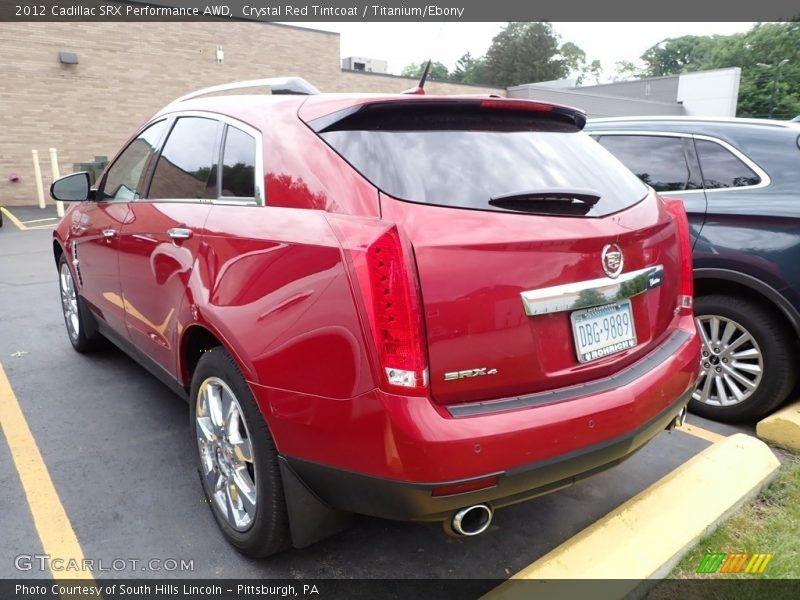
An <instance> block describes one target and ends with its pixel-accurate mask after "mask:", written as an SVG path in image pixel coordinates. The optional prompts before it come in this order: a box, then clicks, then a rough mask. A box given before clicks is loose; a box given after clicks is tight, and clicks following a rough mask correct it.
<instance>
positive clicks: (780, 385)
mask: <svg viewBox="0 0 800 600" xmlns="http://www.w3.org/2000/svg"><path fill="white" fill-rule="evenodd" d="M587 131H589V132H590V133H591V135H592V136H593V137H594V138H595V139H597V140H598V141H599V142H600V145H601V146H603V147H604V148H605V149H606V150H608V151H610V152H611V153H612V154H613V155H614V156H616V157H617V158H619V159H620V160H621V161H622V162H623V163H625V164H626V165H627V166H628V167H629V168H630V169H631V170H632V171H633V172H634V173H635V174H637V175H638V176H639V177H640V178H641V179H642V180H643V181H645V182H646V183H648V184H649V185H650V186H652V187H653V188H654V189H655V190H657V191H658V192H660V193H663V194H665V195H668V196H672V197H676V198H680V199H681V200H682V201H683V202H684V205H685V206H686V211H687V213H688V214H689V223H690V226H691V231H692V243H693V248H694V251H693V257H694V278H695V281H694V289H695V295H696V299H695V314H696V318H697V326H698V328H699V329H700V332H701V335H702V338H703V359H702V365H701V366H702V369H701V376H700V379H699V380H698V382H697V389H696V390H695V392H694V394H693V396H692V401H691V402H690V403H689V409H690V410H691V411H693V412H695V413H697V414H699V415H702V416H704V417H708V418H711V419H716V420H719V421H733V422H735V421H746V420H753V419H756V418H758V417H761V416H763V415H765V414H767V413H769V412H771V411H772V410H774V409H775V408H776V407H777V406H778V405H780V404H781V403H782V402H783V401H785V400H786V399H787V397H788V395H789V394H790V393H791V391H792V390H793V388H794V386H795V382H796V381H797V371H798V361H797V351H798V339H800V269H798V264H800V207H799V206H798V204H799V203H800V124H795V123H790V122H787V121H767V120H760V119H699V118H689V117H653V118H650V117H642V118H630V119H597V120H592V121H590V123H589V124H588V125H587Z"/></svg>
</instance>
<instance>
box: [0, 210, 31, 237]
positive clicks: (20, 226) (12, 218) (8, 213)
mask: <svg viewBox="0 0 800 600" xmlns="http://www.w3.org/2000/svg"><path fill="white" fill-rule="evenodd" d="M0 212H2V213H3V214H4V215H5V216H7V217H8V220H9V221H11V222H12V223H13V224H14V225H16V226H17V228H18V229H21V230H22V231H25V230H26V229H27V227H26V226H25V223H23V222H22V221H20V220H19V219H18V218H17V217H15V216H14V215H12V214H11V211H10V210H7V209H6V208H5V207H3V206H0Z"/></svg>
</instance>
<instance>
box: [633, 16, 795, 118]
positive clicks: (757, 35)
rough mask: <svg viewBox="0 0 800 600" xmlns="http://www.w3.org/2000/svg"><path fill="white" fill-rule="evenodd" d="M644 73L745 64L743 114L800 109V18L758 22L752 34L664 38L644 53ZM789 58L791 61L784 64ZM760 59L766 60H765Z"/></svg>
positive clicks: (785, 114)
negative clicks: (781, 64)
mask: <svg viewBox="0 0 800 600" xmlns="http://www.w3.org/2000/svg"><path fill="white" fill-rule="evenodd" d="M642 60H643V61H644V62H645V63H646V67H645V68H644V70H643V71H642V72H641V73H640V75H643V76H646V77H657V76H660V75H675V74H678V73H686V72H691V71H704V70H708V69H722V68H727V67H741V69H742V77H741V80H740V84H739V104H738V111H737V114H738V116H740V117H767V116H768V115H769V113H770V110H771V109H774V110H773V116H774V117H775V118H783V119H790V118H792V117H794V116H796V115H798V114H800V22H797V21H792V22H781V23H758V24H757V25H755V26H754V27H753V28H752V29H750V31H748V32H746V33H737V34H734V35H726V36H683V37H679V38H673V39H668V40H664V41H662V42H660V43H658V44H656V45H655V46H653V47H652V48H649V49H648V50H647V51H646V52H645V53H644V54H643V55H642ZM783 60H786V61H787V62H786V63H785V64H784V65H783V66H781V67H778V65H779V63H780V62H781V61H783ZM759 63H760V64H759Z"/></svg>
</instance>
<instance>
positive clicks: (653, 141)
mask: <svg viewBox="0 0 800 600" xmlns="http://www.w3.org/2000/svg"><path fill="white" fill-rule="evenodd" d="M598 141H599V142H600V144H601V145H602V146H603V147H604V148H605V149H606V150H608V151H609V152H611V154H613V155H614V156H616V157H617V158H618V159H619V160H621V161H622V162H623V163H624V164H625V166H626V167H628V168H629V169H630V170H631V171H633V172H634V173H635V174H636V176H637V177H638V178H639V179H641V180H642V181H644V182H645V183H646V184H648V185H650V186H652V187H653V189H654V190H656V191H657V192H678V191H684V190H696V189H700V188H702V183H701V180H700V174H699V172H698V169H697V167H696V166H694V165H693V164H692V162H693V161H692V162H690V160H689V159H687V152H686V150H687V148H686V145H687V144H691V140H687V139H685V138H681V137H667V136H649V135H602V134H600V138H599V139H598Z"/></svg>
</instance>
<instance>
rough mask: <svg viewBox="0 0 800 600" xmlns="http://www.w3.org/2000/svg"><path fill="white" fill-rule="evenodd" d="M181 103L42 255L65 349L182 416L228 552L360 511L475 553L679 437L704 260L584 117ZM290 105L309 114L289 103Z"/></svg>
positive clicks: (563, 112) (299, 100) (69, 192)
mask: <svg viewBox="0 0 800 600" xmlns="http://www.w3.org/2000/svg"><path fill="white" fill-rule="evenodd" d="M264 83H265V81H264V80H261V81H258V82H244V83H239V84H236V85H231V86H227V87H226V86H222V87H221V88H213V89H206V90H201V91H200V92H197V93H194V94H190V95H188V96H185V97H183V98H180V99H178V100H177V101H175V102H173V103H172V104H170V105H169V106H167V107H166V108H164V109H163V110H162V111H161V112H159V113H158V114H157V115H156V116H154V117H153V118H152V119H151V120H150V121H148V122H147V123H146V124H145V126H144V127H143V128H142V129H141V130H140V131H139V132H137V133H136V135H135V136H134V137H133V138H132V139H131V140H130V141H129V142H128V143H127V144H126V145H125V147H124V148H123V149H122V151H121V152H120V153H119V154H118V155H117V156H116V158H114V160H112V161H111V163H110V164H109V166H108V168H107V169H106V171H105V172H104V173H103V175H102V176H101V177H100V178H99V180H98V183H97V185H96V187H94V188H91V189H90V182H89V178H88V175H87V174H85V173H76V174H73V175H69V176H67V177H64V178H62V179H60V180H58V181H56V182H55V183H54V184H53V186H52V189H51V193H52V195H53V196H54V197H55V198H58V199H61V200H65V201H71V202H72V204H71V205H70V209H69V211H68V212H67V214H66V216H65V218H64V219H63V221H62V222H61V224H60V225H59V227H58V229H57V230H56V231H55V237H54V240H53V251H54V253H55V261H56V264H57V265H58V271H59V278H60V288H61V300H62V306H63V312H64V319H65V321H66V325H67V331H68V333H69V339H70V341H71V342H72V345H73V346H74V347H75V349H76V350H78V351H79V352H84V351H88V350H90V349H91V348H92V347H93V346H94V345H95V342H96V341H97V340H98V337H99V336H103V337H106V338H108V339H109V340H111V341H113V342H114V343H115V344H117V345H118V346H120V347H121V348H123V349H124V350H125V351H126V352H128V353H129V354H130V355H131V356H132V357H134V358H135V359H137V360H138V361H139V362H141V363H142V364H143V365H144V366H146V367H147V368H148V369H149V370H150V371H151V372H152V373H153V374H154V375H156V376H158V377H159V378H160V379H162V380H163V381H164V382H165V383H167V384H168V385H169V386H170V387H171V388H172V389H174V390H175V391H176V392H177V393H179V394H181V395H183V396H184V397H187V398H188V400H189V404H190V406H191V428H192V435H193V436H194V437H195V438H196V448H197V456H198V467H199V470H200V474H201V481H202V486H203V489H204V492H205V494H206V496H207V498H208V500H209V504H210V506H211V509H212V511H213V514H214V517H215V519H216V521H217V523H218V524H219V527H220V529H221V530H222V532H223V533H224V535H225V537H226V538H227V539H228V540H229V541H230V543H231V544H233V545H234V546H235V547H236V548H237V549H238V550H239V551H241V552H243V553H245V554H248V555H251V556H266V555H268V554H271V553H274V552H277V551H279V550H281V549H283V548H287V547H289V546H292V545H293V546H295V547H302V546H306V545H308V544H310V543H312V542H314V541H316V540H318V539H320V538H322V537H324V536H326V535H329V534H332V533H334V532H336V531H338V530H340V529H341V528H343V527H344V526H345V525H346V524H347V522H348V519H349V517H350V516H351V515H352V514H353V513H362V514H367V515H375V516H379V517H384V518H390V519H400V520H412V521H430V522H437V521H438V522H442V523H444V526H445V529H446V530H447V531H448V532H449V533H452V534H455V535H477V534H479V533H481V532H483V531H484V530H485V529H486V528H487V527H488V525H489V523H490V522H491V519H492V517H493V514H494V511H495V509H497V508H500V507H503V506H507V505H509V504H512V503H515V502H520V501H523V500H526V499H529V498H532V497H534V496H537V495H540V494H543V493H546V492H548V491H552V490H555V489H558V488H562V487H564V486H565V485H569V484H571V483H573V482H575V481H576V480H578V479H580V478H582V477H585V476H588V475H590V474H593V473H596V472H598V471H600V470H602V469H604V468H607V467H611V466H613V465H615V464H617V463H619V462H620V461H621V460H623V459H624V458H626V457H627V456H629V455H630V454H632V453H633V452H634V451H635V450H637V449H638V448H640V447H641V446H642V445H643V444H645V443H646V442H647V441H648V440H650V439H651V438H652V437H653V436H655V435H656V434H657V433H658V432H659V431H661V430H663V429H664V428H667V427H670V426H671V425H673V424H675V423H676V422H680V421H681V419H682V418H683V414H684V412H685V406H686V403H687V402H688V401H689V398H690V397H691V393H692V390H693V386H694V383H695V380H696V378H697V375H698V365H699V351H700V343H699V340H698V337H697V333H696V330H695V325H694V320H693V315H692V272H691V250H690V246H689V243H690V240H689V232H688V227H687V221H686V215H685V213H684V211H683V207H682V205H681V203H680V202H679V201H669V200H665V199H662V198H660V197H659V196H658V195H657V194H656V193H655V192H653V191H652V190H651V189H649V188H648V187H647V186H645V185H644V184H643V183H642V182H641V181H639V180H638V179H637V178H636V177H635V176H634V175H633V174H631V173H630V172H629V171H628V170H627V169H625V167H623V166H622V164H621V163H619V162H618V161H617V160H616V159H615V158H613V157H612V156H611V155H610V154H609V153H608V152H607V151H605V150H604V149H603V148H601V147H600V146H599V145H598V144H597V143H595V142H594V141H593V140H592V139H591V138H589V136H587V135H586V134H585V133H583V132H582V131H581V129H582V127H583V125H584V122H585V116H584V114H583V113H582V112H580V111H577V110H575V109H571V108H567V107H563V106H557V105H552V104H544V103H539V102H533V101H527V100H510V99H505V98H495V97H475V96H463V97H458V96H425V95H423V94H410V95H403V94H398V95H366V94H358V95H333V94H318V93H314V92H315V90H314V89H313V88H312V87H311V86H310V85H308V84H306V83H305V82H303V81H302V80H296V79H284V80H269V81H266V83H267V84H269V85H271V87H272V94H257V93H253V92H252V91H251V92H250V93H246V94H241V93H240V94H239V95H231V94H230V93H226V94H225V95H222V94H221V93H218V92H226V91H229V90H230V89H231V88H241V89H239V91H240V92H241V91H242V90H243V89H244V88H245V87H247V86H248V85H256V84H262V85H263V84H264ZM282 91H290V92H298V91H300V92H303V91H304V92H307V93H306V94H298V93H291V94H281V93H280V92H282Z"/></svg>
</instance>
